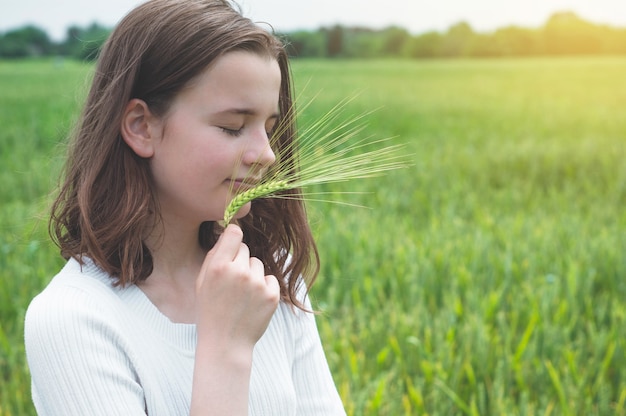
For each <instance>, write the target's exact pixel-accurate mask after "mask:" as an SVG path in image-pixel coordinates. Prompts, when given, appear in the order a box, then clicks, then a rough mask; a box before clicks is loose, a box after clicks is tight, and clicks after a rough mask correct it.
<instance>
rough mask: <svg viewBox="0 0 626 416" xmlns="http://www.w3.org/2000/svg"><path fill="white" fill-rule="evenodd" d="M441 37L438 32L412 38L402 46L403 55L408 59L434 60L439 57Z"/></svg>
mask: <svg viewBox="0 0 626 416" xmlns="http://www.w3.org/2000/svg"><path fill="white" fill-rule="evenodd" d="M442 40H443V36H442V35H441V34H440V33H439V32H427V33H423V34H421V35H418V36H415V37H412V38H411V39H409V40H408V41H407V43H406V45H405V46H404V54H405V55H406V56H408V57H410V58H435V57H437V56H440V55H441V43H442Z"/></svg>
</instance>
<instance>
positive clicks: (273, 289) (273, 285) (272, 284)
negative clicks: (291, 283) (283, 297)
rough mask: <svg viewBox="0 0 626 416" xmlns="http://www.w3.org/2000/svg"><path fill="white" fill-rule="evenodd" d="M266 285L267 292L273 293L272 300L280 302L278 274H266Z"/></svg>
mask: <svg viewBox="0 0 626 416" xmlns="http://www.w3.org/2000/svg"><path fill="white" fill-rule="evenodd" d="M265 286H266V287H267V292H268V293H269V294H270V295H271V298H272V300H273V301H274V302H276V303H278V301H279V299H280V285H279V284H278V279H277V278H276V276H274V275H271V274H269V275H267V276H265Z"/></svg>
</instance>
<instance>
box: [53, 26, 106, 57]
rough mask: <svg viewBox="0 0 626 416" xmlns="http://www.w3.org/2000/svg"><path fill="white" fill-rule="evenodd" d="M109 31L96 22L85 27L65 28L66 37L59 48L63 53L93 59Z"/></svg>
mask: <svg viewBox="0 0 626 416" xmlns="http://www.w3.org/2000/svg"><path fill="white" fill-rule="evenodd" d="M110 33H111V30H110V29H108V28H106V27H104V26H100V25H99V24H98V23H92V24H91V25H90V26H88V27H86V28H81V27H79V26H71V27H70V28H69V29H68V30H67V37H66V39H65V42H64V43H63V44H62V45H61V50H62V51H63V54H64V55H67V56H71V57H73V58H77V59H81V60H94V59H96V58H97V56H98V53H99V52H100V49H101V48H102V45H104V42H105V41H106V40H107V38H108V37H109V34H110Z"/></svg>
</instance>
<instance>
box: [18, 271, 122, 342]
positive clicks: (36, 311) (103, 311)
mask: <svg viewBox="0 0 626 416" xmlns="http://www.w3.org/2000/svg"><path fill="white" fill-rule="evenodd" d="M112 283H113V280H112V279H111V277H110V276H108V275H107V274H106V273H104V272H103V271H101V270H100V269H98V268H97V267H96V266H95V265H93V263H91V261H87V262H85V264H83V265H81V264H79V263H78V262H77V261H76V260H74V259H70V260H69V261H68V262H67V263H66V265H65V267H63V269H62V270H61V271H60V272H59V273H58V274H57V275H56V276H55V277H54V278H53V279H52V280H51V282H50V283H49V284H48V286H47V287H46V288H45V289H44V290H43V291H42V292H41V293H40V294H38V295H37V296H36V297H35V298H33V300H32V301H31V302H30V305H29V306H28V309H27V311H26V316H25V322H24V325H25V331H26V336H27V340H28V336H29V335H33V334H34V333H37V332H38V330H39V329H43V328H46V332H51V331H52V332H53V331H54V330H55V329H56V330H58V333H59V334H67V333H68V331H71V330H72V329H78V326H83V325H79V324H81V323H82V324H84V323H87V322H89V321H94V320H96V319H97V318H98V317H102V316H107V315H109V316H110V315H111V313H113V312H114V311H115V309H116V307H115V303H116V299H119V298H118V297H117V296H116V294H115V292H116V290H117V288H115V287H114V286H113V284H112ZM82 329H84V328H82ZM33 330H34V331H33Z"/></svg>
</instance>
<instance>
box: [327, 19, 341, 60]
mask: <svg viewBox="0 0 626 416" xmlns="http://www.w3.org/2000/svg"><path fill="white" fill-rule="evenodd" d="M343 32H344V30H343V27H341V26H340V25H336V26H333V27H332V28H330V29H328V31H327V38H326V40H327V44H326V45H327V46H326V50H327V55H328V56H329V57H331V58H335V57H338V56H341V55H342V54H343Z"/></svg>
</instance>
